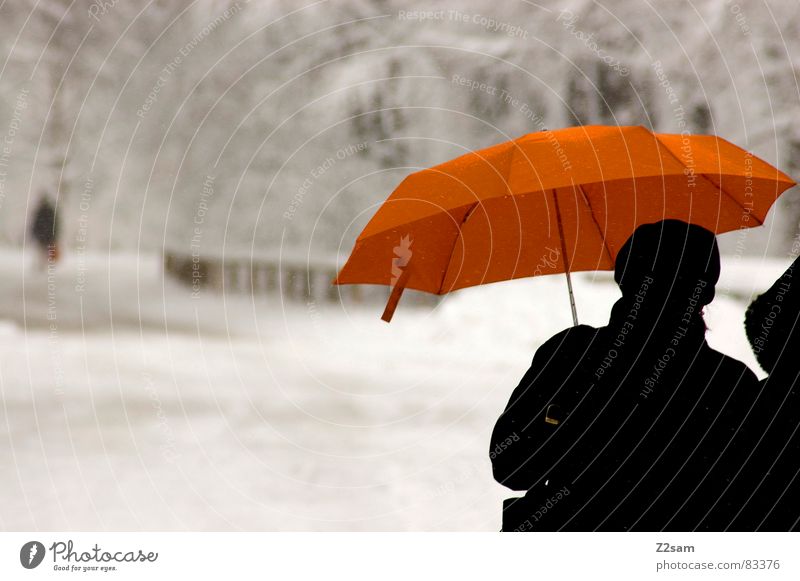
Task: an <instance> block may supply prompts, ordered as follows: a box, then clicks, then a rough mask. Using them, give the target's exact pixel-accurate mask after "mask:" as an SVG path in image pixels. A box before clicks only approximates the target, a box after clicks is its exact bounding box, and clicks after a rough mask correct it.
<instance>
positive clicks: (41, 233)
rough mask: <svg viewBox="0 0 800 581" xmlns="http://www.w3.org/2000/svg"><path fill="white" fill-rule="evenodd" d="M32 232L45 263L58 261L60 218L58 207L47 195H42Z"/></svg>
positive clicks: (34, 216) (34, 217)
mask: <svg viewBox="0 0 800 581" xmlns="http://www.w3.org/2000/svg"><path fill="white" fill-rule="evenodd" d="M31 234H32V235H33V239H34V240H35V241H36V244H37V246H38V247H39V249H40V251H41V256H42V259H43V263H44V264H50V263H54V262H57V261H58V258H59V252H58V219H57V217H56V209H55V208H54V207H53V205H52V204H51V203H50V200H49V199H48V198H47V197H46V196H43V197H42V201H41V202H39V206H38V207H37V208H36V213H35V214H34V215H33V223H32V225H31Z"/></svg>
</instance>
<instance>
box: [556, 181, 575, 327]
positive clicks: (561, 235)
mask: <svg viewBox="0 0 800 581" xmlns="http://www.w3.org/2000/svg"><path fill="white" fill-rule="evenodd" d="M553 201H554V202H555V205H556V221H557V222H558V239H559V240H560V241H561V256H562V258H563V260H564V274H566V275H567V290H568V291H569V306H570V308H571V309H572V323H573V325H575V326H576V327H577V326H578V309H577V308H575V294H574V293H573V292H572V277H571V276H570V274H569V258H567V242H566V240H565V239H564V225H563V224H562V223H561V208H559V206H558V195H557V194H556V190H553Z"/></svg>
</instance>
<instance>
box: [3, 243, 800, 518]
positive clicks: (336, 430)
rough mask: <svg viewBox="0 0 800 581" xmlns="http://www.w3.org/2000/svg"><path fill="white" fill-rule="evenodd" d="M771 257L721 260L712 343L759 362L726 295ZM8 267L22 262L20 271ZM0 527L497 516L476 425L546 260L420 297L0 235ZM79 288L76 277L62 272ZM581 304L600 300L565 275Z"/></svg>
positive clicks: (523, 354) (600, 311) (536, 314)
mask: <svg viewBox="0 0 800 581" xmlns="http://www.w3.org/2000/svg"><path fill="white" fill-rule="evenodd" d="M788 263H789V259H788V258H787V259H785V260H774V259H773V260H771V261H769V262H761V261H756V260H753V259H741V260H732V259H726V260H725V262H724V264H723V279H722V280H721V282H720V285H719V287H718V294H717V299H716V300H715V301H714V303H713V304H712V305H711V306H710V308H709V310H708V314H707V317H706V318H707V321H708V325H709V327H710V334H709V341H710V343H711V344H712V345H713V346H714V347H716V348H718V349H720V350H722V351H724V352H726V353H729V354H731V355H733V356H736V357H739V358H741V359H743V360H744V361H746V362H747V363H748V364H749V365H751V367H753V368H754V370H755V369H756V366H755V363H754V360H753V357H752V355H751V354H750V352H749V349H748V348H747V344H746V341H745V338H744V333H743V330H742V317H743V313H744V308H745V304H746V303H745V301H744V299H743V297H745V296H748V295H749V294H750V293H751V292H752V291H753V290H755V291H757V292H758V291H761V290H763V289H764V288H766V286H768V285H769V284H770V283H771V281H772V280H774V279H775V277H777V276H778V275H779V274H780V272H781V271H782V270H783V269H784V268H785V267H786V266H787V265H788ZM23 267H24V268H23ZM0 269H2V271H3V274H2V276H0V296H2V301H0V406H1V407H0V499H2V503H0V528H2V529H6V530H25V529H28V530H30V529H80V530H85V529H100V530H104V529H110V530H128V529H132V530H138V529H148V530H158V529H177V530H186V529H188V530H207V529H213V530H231V529H234V530H236V529H242V530H408V529H413V530H419V529H433V530H462V529H468V530H497V529H498V528H499V525H500V502H501V500H502V499H503V498H504V497H505V496H506V491H505V490H504V489H503V488H502V487H501V486H499V485H497V484H496V483H494V482H493V480H492V478H491V471H490V466H489V462H488V458H487V448H488V439H489V434H490V431H491V428H492V426H493V424H494V421H495V419H496V418H497V415H498V414H499V413H500V411H501V409H502V408H503V406H504V404H505V402H506V400H507V398H508V396H509V394H510V392H511V390H512V389H513V388H514V387H515V386H516V384H517V382H518V380H519V378H520V377H521V375H522V374H523V372H524V371H525V369H526V368H527V366H528V364H529V362H530V359H531V357H532V355H533V352H534V350H535V349H536V347H537V346H538V345H539V344H540V343H541V342H542V341H544V340H545V339H547V338H548V337H549V336H550V335H552V334H553V333H555V332H557V331H559V330H561V329H563V328H564V327H566V326H568V325H569V324H570V322H571V321H570V314H569V306H568V302H567V297H566V294H565V284H564V281H563V278H562V277H551V278H540V279H527V280H521V281H515V282H509V283H502V284H496V285H489V286H487V287H482V288H478V289H468V290H466V291H461V292H459V293H456V294H454V295H453V296H450V297H447V298H446V299H445V300H444V302H443V303H442V304H441V305H440V306H439V307H438V308H436V309H435V310H424V309H420V308H404V307H403V304H402V303H401V306H400V308H399V309H398V312H397V314H396V315H395V320H394V321H393V322H392V324H391V325H386V324H385V323H383V322H381V321H380V320H379V315H380V311H381V308H382V307H380V306H376V305H372V306H365V307H361V308H360V309H359V310H343V308H342V307H341V306H335V305H322V304H313V305H305V304H296V303H294V304H281V301H280V299H279V298H278V297H273V298H271V299H266V298H259V299H257V300H255V301H254V300H252V299H250V298H248V297H245V296H242V295H226V296H224V297H223V296H220V295H213V294H204V295H203V296H201V297H200V298H199V299H192V298H191V297H190V293H189V290H188V289H186V288H184V287H182V286H179V285H178V284H177V283H175V282H173V281H170V280H164V279H163V277H162V276H161V274H160V268H159V263H158V259H157V258H156V257H154V256H144V257H142V256H136V255H132V254H112V255H111V256H110V258H109V257H108V256H103V255H92V256H88V257H85V258H82V259H79V258H78V257H76V256H67V257H66V258H65V259H64V261H63V262H62V263H60V264H59V265H58V268H57V270H56V271H55V273H53V275H52V276H49V275H48V273H47V272H46V271H45V270H43V269H41V268H39V267H37V266H36V264H35V262H34V261H33V260H32V257H30V256H28V257H23V256H21V255H20V254H17V253H14V252H11V251H5V252H3V253H0ZM81 285H82V286H81ZM575 285H576V295H577V301H578V310H579V315H580V317H581V322H586V323H589V324H595V325H600V324H603V323H604V322H605V321H606V320H607V316H608V312H609V310H610V307H611V304H612V303H613V301H614V300H615V299H616V298H617V297H618V292H617V290H616V287H615V286H614V285H613V282H612V281H611V277H610V274H609V273H599V274H598V275H597V276H594V275H589V274H579V275H576V276H575Z"/></svg>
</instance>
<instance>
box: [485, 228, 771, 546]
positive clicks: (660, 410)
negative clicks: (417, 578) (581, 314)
mask: <svg viewBox="0 0 800 581" xmlns="http://www.w3.org/2000/svg"><path fill="white" fill-rule="evenodd" d="M687 248H688V249H690V250H691V252H687V251H686V249H687ZM616 265H617V268H616V273H615V278H616V280H617V282H618V283H619V284H620V288H621V289H622V291H623V297H622V298H621V299H620V300H619V301H618V302H617V303H616V304H615V305H614V308H613V309H612V313H611V317H610V321H609V324H608V325H607V326H605V327H601V328H599V329H596V328H593V327H588V326H585V325H582V326H578V327H574V328H570V329H567V330H565V331H563V332H561V333H559V334H558V335H556V336H554V337H552V338H551V339H550V340H548V341H547V342H546V343H545V344H544V345H542V346H541V347H540V348H539V350H538V351H537V352H536V354H535V356H534V359H533V362H532V365H531V367H530V369H529V370H528V372H527V373H526V374H525V376H524V377H523V378H522V381H521V382H520V384H519V385H518V386H517V388H516V389H515V390H514V392H513V394H512V396H511V399H510V400H509V403H508V405H507V407H506V409H505V411H504V412H503V414H502V415H501V417H500V419H499V420H498V422H497V424H496V426H495V429H494V432H493V435H492V445H491V447H490V450H491V452H490V458H491V459H492V466H493V471H494V476H495V478H496V480H497V481H498V482H500V483H502V484H504V485H506V486H508V487H510V488H512V489H514V490H521V491H523V490H524V491H527V493H526V495H525V497H523V498H521V499H510V500H508V501H506V503H505V505H504V515H503V530H539V531H541V530H578V531H586V530H632V529H633V530H695V529H696V530H723V529H724V528H725V527H726V526H727V524H728V522H729V521H730V519H731V518H732V515H731V507H730V506H727V505H726V504H725V501H724V500H721V498H722V497H723V493H724V492H725V490H726V489H727V488H728V487H729V486H730V483H731V481H732V480H734V479H735V476H736V475H735V474H734V473H732V469H731V466H730V464H731V463H730V462H721V461H720V459H721V458H726V457H728V456H733V455H738V454H741V450H740V449H739V448H740V447H741V446H742V445H746V443H747V441H748V440H747V438H743V437H742V438H740V439H739V440H741V442H740V441H739V440H736V439H735V438H734V436H735V435H736V434H737V433H738V432H739V431H740V429H743V428H742V427H743V425H744V419H745V417H746V416H747V413H748V412H749V411H750V409H751V407H752V402H753V400H754V398H755V397H756V396H757V394H758V385H757V381H756V378H755V376H754V375H753V373H752V372H751V371H750V370H749V369H748V368H747V367H746V366H745V365H744V364H742V363H740V362H738V361H736V360H734V359H732V358H730V357H727V356H725V355H723V354H721V353H719V352H717V351H714V350H713V349H711V348H710V347H709V346H708V344H707V343H706V341H705V324H704V322H703V319H702V315H701V312H702V308H703V306H704V305H705V304H707V303H709V302H710V301H711V299H712V298H713V296H714V284H715V283H716V281H717V278H718V276H719V254H718V250H717V247H716V242H715V239H714V237H713V235H712V234H711V233H710V232H708V231H706V230H703V229H702V228H699V227H696V226H689V225H687V224H684V223H682V222H676V221H665V222H660V223H658V224H654V225H646V226H642V227H640V228H639V229H637V231H636V233H635V234H634V236H633V237H632V238H631V240H629V241H628V243H626V245H625V246H624V247H623V248H622V249H621V250H620V253H619V255H618V257H617V263H616ZM502 444H504V445H505V446H503V445H502ZM720 503H722V504H720Z"/></svg>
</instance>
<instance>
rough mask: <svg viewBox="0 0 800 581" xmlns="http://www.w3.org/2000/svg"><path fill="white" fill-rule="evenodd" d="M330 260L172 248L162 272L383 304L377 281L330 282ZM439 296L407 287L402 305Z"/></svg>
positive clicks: (196, 281) (240, 287)
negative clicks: (202, 253) (211, 254)
mask: <svg viewBox="0 0 800 581" xmlns="http://www.w3.org/2000/svg"><path fill="white" fill-rule="evenodd" d="M336 272H337V264H336V261H335V260H333V259H332V260H300V259H297V258H288V259H287V258H286V257H281V258H278V257H275V258H263V257H262V258H258V257H256V258H253V257H249V256H225V257H224V258H216V257H214V258H210V257H205V256H191V255H189V254H181V253H177V252H174V251H165V252H164V273H165V274H166V275H167V276H171V277H173V278H175V279H176V280H178V281H180V282H182V283H184V284H185V285H187V286H189V287H191V288H192V289H193V290H204V291H212V292H219V293H223V292H224V293H238V294H251V295H259V296H261V295H275V296H282V297H283V298H284V299H285V300H289V301H298V302H305V303H309V302H315V303H322V302H331V303H335V302H344V303H376V304H381V305H382V304H385V303H386V300H387V299H388V297H389V291H390V289H389V288H388V287H385V286H380V285H341V286H335V285H333V284H331V282H332V281H333V279H334V278H335V277H336ZM438 301H439V297H438V296H436V295H431V294H428V293H421V292H416V291H413V290H409V291H406V292H405V293H404V294H403V300H402V305H403V306H407V305H417V306H429V307H430V306H435V305H436V304H438Z"/></svg>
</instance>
